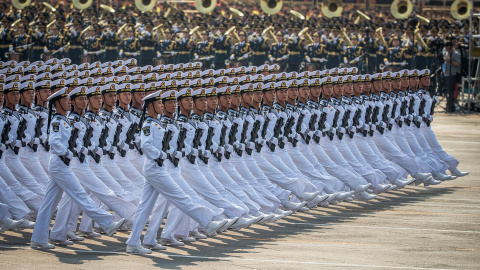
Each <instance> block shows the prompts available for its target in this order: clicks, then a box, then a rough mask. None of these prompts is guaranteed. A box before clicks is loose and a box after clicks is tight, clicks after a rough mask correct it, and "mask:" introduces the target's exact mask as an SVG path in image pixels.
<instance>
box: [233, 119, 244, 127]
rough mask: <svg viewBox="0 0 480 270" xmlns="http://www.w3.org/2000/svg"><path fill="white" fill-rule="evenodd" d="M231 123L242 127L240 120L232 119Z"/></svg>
mask: <svg viewBox="0 0 480 270" xmlns="http://www.w3.org/2000/svg"><path fill="white" fill-rule="evenodd" d="M233 123H234V124H237V125H239V126H240V125H242V119H240V118H235V119H233Z"/></svg>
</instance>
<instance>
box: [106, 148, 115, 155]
mask: <svg viewBox="0 0 480 270" xmlns="http://www.w3.org/2000/svg"><path fill="white" fill-rule="evenodd" d="M108 152H110V153H111V154H112V155H116V154H117V148H116V147H110V150H109V151H108Z"/></svg>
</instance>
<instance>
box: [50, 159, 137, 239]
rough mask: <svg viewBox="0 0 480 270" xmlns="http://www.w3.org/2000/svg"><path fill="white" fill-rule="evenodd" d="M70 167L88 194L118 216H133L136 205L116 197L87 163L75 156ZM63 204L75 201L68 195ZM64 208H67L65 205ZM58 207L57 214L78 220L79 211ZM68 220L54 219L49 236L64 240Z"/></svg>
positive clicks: (127, 218)
mask: <svg viewBox="0 0 480 270" xmlns="http://www.w3.org/2000/svg"><path fill="white" fill-rule="evenodd" d="M70 167H71V168H72V171H73V173H74V174H75V176H76V177H77V179H78V180H79V181H80V184H81V185H82V186H83V187H84V188H85V190H88V191H89V192H88V193H89V194H93V195H94V196H95V197H96V198H98V200H99V201H101V202H103V203H104V204H105V205H106V206H108V208H109V209H111V210H113V211H114V212H115V213H117V214H118V215H119V216H120V217H122V218H125V219H126V220H129V219H131V218H133V215H134V214H135V211H136V209H137V207H136V206H135V205H133V204H132V203H130V202H128V201H126V200H124V199H122V198H120V197H118V196H117V195H115V193H114V192H113V191H112V190H111V189H109V188H108V187H107V186H106V185H105V184H104V183H103V182H102V181H100V179H98V178H97V177H96V176H95V174H94V173H93V171H92V170H91V169H90V167H89V166H88V164H87V163H80V161H79V160H78V159H77V158H75V159H74V160H72V161H71V162H70ZM64 200H66V202H65V204H75V202H74V201H73V200H72V199H71V198H70V197H68V196H67V197H65V198H64ZM65 209H67V208H66V207H65ZM64 211H66V210H64V209H62V208H60V209H59V210H58V212H57V217H58V216H63V215H66V216H67V217H68V219H71V220H72V221H74V220H75V221H76V220H78V215H79V214H80V213H79V211H77V212H74V211H68V212H64ZM86 215H87V214H84V215H83V217H82V220H83V219H84V218H86ZM67 223H68V221H66V222H63V223H60V222H58V220H57V219H56V220H55V225H54V226H53V228H52V231H51V233H50V238H52V239H55V240H62V241H63V240H66V233H67V231H66V229H67V228H66V226H67Z"/></svg>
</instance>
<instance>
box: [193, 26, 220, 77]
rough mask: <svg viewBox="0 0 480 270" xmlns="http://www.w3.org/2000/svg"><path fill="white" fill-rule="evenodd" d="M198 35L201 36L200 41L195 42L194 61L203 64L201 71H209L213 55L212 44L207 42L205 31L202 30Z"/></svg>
mask: <svg viewBox="0 0 480 270" xmlns="http://www.w3.org/2000/svg"><path fill="white" fill-rule="evenodd" d="M200 35H201V36H202V41H200V42H197V48H196V49H195V60H198V61H201V62H202V63H203V65H202V70H205V69H210V67H211V66H212V59H213V54H214V53H215V52H214V49H213V44H212V43H211V42H210V41H209V40H208V33H207V31H205V30H203V31H202V32H201V33H200Z"/></svg>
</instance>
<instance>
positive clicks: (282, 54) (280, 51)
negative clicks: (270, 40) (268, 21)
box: [268, 31, 288, 72]
mask: <svg viewBox="0 0 480 270" xmlns="http://www.w3.org/2000/svg"><path fill="white" fill-rule="evenodd" d="M275 36H276V37H277V41H278V42H277V43H274V44H272V47H271V48H270V55H269V57H268V58H269V60H270V63H271V64H278V65H279V66H280V67H279V72H284V71H285V70H286V67H287V64H286V63H287V59H288V44H287V43H286V42H284V37H285V35H284V34H283V33H282V32H281V31H278V32H277V33H275Z"/></svg>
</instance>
